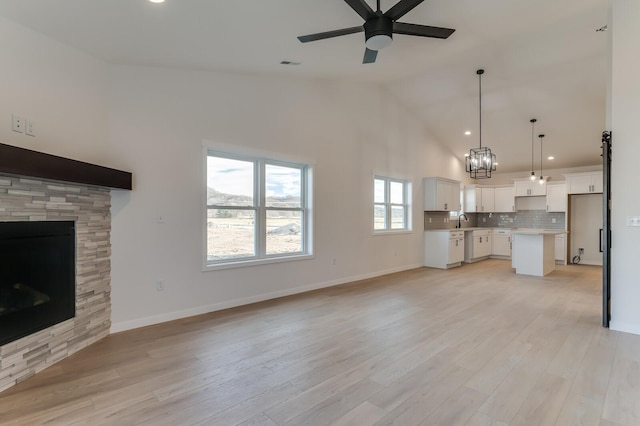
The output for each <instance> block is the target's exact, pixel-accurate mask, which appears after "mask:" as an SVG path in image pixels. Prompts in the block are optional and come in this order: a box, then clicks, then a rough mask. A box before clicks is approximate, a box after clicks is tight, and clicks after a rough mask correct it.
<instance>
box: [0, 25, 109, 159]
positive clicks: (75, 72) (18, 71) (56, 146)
mask: <svg viewBox="0 0 640 426" xmlns="http://www.w3.org/2000/svg"><path fill="white" fill-rule="evenodd" d="M0 51H1V52H2V55H0V93H1V94H2V97H1V99H2V101H1V102H0V143H5V144H9V145H16V146H20V147H22V148H27V149H32V150H36V151H41V152H46V153H51V154H55V155H60V156H64V157H69V158H73V159H78V160H82V161H87V162H93V163H97V164H101V165H105V166H110V167H114V165H113V164H111V162H110V160H109V155H108V153H109V149H108V145H107V108H106V97H105V90H106V75H105V71H106V69H105V66H104V64H103V63H101V62H99V61H97V60H95V59H93V58H90V57H89V56H87V55H84V54H81V53H79V52H77V51H75V50H73V49H70V48H68V47H66V46H64V45H61V44H59V43H57V42H55V41H53V40H51V39H49V38H47V37H45V36H42V35H39V34H37V33H34V32H33V31H31V30H28V29H26V28H24V27H22V26H20V25H17V24H14V23H12V22H11V21H7V20H6V19H4V18H0ZM12 114H16V115H19V116H22V117H28V118H30V119H31V120H33V122H34V123H35V130H36V137H31V136H27V135H25V134H24V133H16V132H13V131H12V130H11V116H12Z"/></svg>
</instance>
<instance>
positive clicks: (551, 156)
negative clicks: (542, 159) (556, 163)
mask: <svg viewBox="0 0 640 426" xmlns="http://www.w3.org/2000/svg"><path fill="white" fill-rule="evenodd" d="M554 158H555V157H554V156H553V155H550V156H549V157H547V160H553V159H554Z"/></svg>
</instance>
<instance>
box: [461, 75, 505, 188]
mask: <svg viewBox="0 0 640 426" xmlns="http://www.w3.org/2000/svg"><path fill="white" fill-rule="evenodd" d="M476 74H478V88H479V93H480V133H479V135H480V146H479V147H478V148H471V149H470V150H469V155H468V156H467V157H466V168H467V173H469V177H471V179H488V178H490V177H491V172H495V171H496V165H497V163H496V155H495V154H492V153H491V149H490V148H489V147H486V146H484V147H483V146H482V74H484V70H478V71H476Z"/></svg>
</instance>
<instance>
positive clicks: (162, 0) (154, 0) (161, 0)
mask: <svg viewBox="0 0 640 426" xmlns="http://www.w3.org/2000/svg"><path fill="white" fill-rule="evenodd" d="M149 1H150V2H151V3H164V0H149Z"/></svg>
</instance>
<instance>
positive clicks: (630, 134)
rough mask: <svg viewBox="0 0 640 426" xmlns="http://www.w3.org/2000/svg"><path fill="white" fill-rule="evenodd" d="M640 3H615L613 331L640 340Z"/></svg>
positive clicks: (619, 0)
mask: <svg viewBox="0 0 640 426" xmlns="http://www.w3.org/2000/svg"><path fill="white" fill-rule="evenodd" d="M638 22H640V2H638V1H637V0H616V1H614V2H613V17H612V25H610V28H611V31H612V34H611V37H612V49H613V50H612V76H611V77H612V81H611V89H612V95H611V114H610V115H611V130H612V132H613V133H612V167H611V183H612V194H611V203H612V209H611V223H612V227H611V230H612V237H611V240H612V248H611V264H612V271H611V281H612V283H611V287H612V288H611V328H613V329H615V330H622V331H628V332H632V333H636V334H640V305H639V303H640V302H639V301H640V262H638V247H639V246H640V228H629V227H627V226H626V218H627V217H628V216H636V215H640V196H639V195H638V187H639V185H638V184H639V183H640V182H639V179H638V158H640V143H639V142H638V117H640V79H639V78H638V76H639V75H640V50H639V49H638V40H639V39H640V26H639V25H638Z"/></svg>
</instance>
